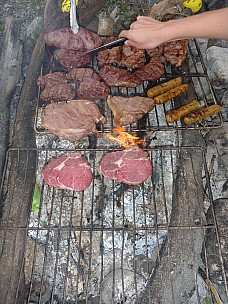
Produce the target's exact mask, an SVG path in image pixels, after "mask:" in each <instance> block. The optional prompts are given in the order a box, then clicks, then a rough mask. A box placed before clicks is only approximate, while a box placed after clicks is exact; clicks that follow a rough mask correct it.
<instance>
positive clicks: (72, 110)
mask: <svg viewBox="0 0 228 304" xmlns="http://www.w3.org/2000/svg"><path fill="white" fill-rule="evenodd" d="M105 122H106V119H105V117H104V116H103V115H102V114H101V113H100V110H99V108H98V107H97V106H96V105H95V104H94V103H93V102H91V101H88V100H71V101H69V102H66V103H51V104H49V105H47V106H46V107H45V108H44V110H43V113H42V127H43V128H45V129H47V130H48V131H49V132H50V133H53V134H55V135H57V136H59V137H62V138H64V139H67V140H69V141H71V142H74V141H77V140H80V139H81V138H84V137H86V136H88V135H90V134H93V133H97V129H96V123H102V124H104V123H105Z"/></svg>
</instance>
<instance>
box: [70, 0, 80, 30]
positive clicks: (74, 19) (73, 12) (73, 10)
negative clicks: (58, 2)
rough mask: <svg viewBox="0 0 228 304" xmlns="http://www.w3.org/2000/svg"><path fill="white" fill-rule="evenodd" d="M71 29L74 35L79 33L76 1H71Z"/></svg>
mask: <svg viewBox="0 0 228 304" xmlns="http://www.w3.org/2000/svg"><path fill="white" fill-rule="evenodd" d="M70 27H71V30H72V32H73V33H74V34H77V33H78V30H79V25H78V21H77V6H76V2H75V0H70Z"/></svg>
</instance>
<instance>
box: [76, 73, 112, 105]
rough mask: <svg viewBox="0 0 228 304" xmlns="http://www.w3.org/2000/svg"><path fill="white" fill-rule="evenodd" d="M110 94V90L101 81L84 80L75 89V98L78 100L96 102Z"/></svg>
mask: <svg viewBox="0 0 228 304" xmlns="http://www.w3.org/2000/svg"><path fill="white" fill-rule="evenodd" d="M109 94H110V88H109V86H107V84H106V83H105V82H103V81H99V80H96V79H92V78H90V79H85V80H84V81H83V82H81V83H80V84H79V86H78V88H77V96H78V98H80V99H87V100H96V99H102V98H106V97H107V96H108V95H109Z"/></svg>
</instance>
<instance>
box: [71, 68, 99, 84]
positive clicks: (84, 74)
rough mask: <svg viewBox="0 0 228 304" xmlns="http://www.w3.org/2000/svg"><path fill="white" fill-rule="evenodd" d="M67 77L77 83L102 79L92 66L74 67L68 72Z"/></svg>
mask: <svg viewBox="0 0 228 304" xmlns="http://www.w3.org/2000/svg"><path fill="white" fill-rule="evenodd" d="M66 78H67V79H68V80H70V81H72V82H75V83H81V82H83V81H87V80H88V79H96V80H101V78H100V76H99V75H98V74H97V73H96V72H95V71H94V70H93V69H91V68H73V69H71V70H70V71H69V72H68V73H67V74H66Z"/></svg>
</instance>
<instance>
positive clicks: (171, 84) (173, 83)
mask: <svg viewBox="0 0 228 304" xmlns="http://www.w3.org/2000/svg"><path fill="white" fill-rule="evenodd" d="M180 84H182V78H181V77H177V78H175V79H172V80H170V81H167V82H164V83H162V84H159V85H157V86H155V87H153V88H151V89H149V90H148V91H147V96H148V97H150V98H154V97H155V96H158V95H160V94H163V93H165V92H167V91H169V90H171V89H173V88H175V87H177V86H179V85H180Z"/></svg>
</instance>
